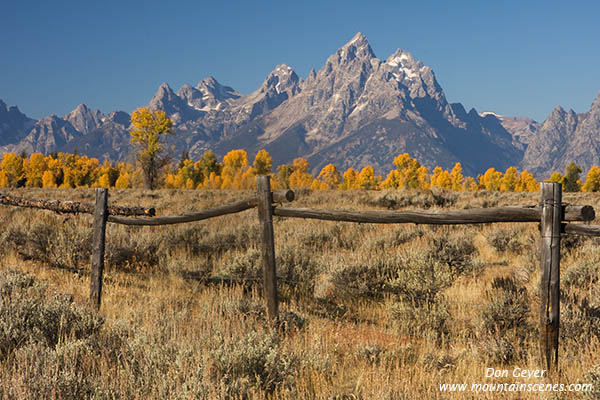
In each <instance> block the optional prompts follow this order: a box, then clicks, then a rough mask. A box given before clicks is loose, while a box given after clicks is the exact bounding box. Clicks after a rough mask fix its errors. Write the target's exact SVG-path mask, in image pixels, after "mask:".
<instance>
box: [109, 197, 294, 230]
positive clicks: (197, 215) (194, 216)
mask: <svg viewBox="0 0 600 400" xmlns="http://www.w3.org/2000/svg"><path fill="white" fill-rule="evenodd" d="M293 200H294V192H292V191H291V190H282V191H277V192H273V202H274V203H283V202H289V201H293ZM257 205H258V198H257V197H251V198H249V199H246V200H241V201H237V202H235V203H231V204H226V205H223V206H219V207H214V208H209V209H206V210H202V211H198V212H194V213H188V214H183V215H174V216H164V217H154V218H122V217H115V216H112V215H109V216H108V222H113V223H115V224H122V225H137V226H156V225H172V224H181V223H185V222H194V221H201V220H203V219H208V218H213V217H218V216H221V215H226V214H234V213H238V212H242V211H244V210H248V209H250V208H254V207H256V206H257Z"/></svg>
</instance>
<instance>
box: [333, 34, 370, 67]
mask: <svg viewBox="0 0 600 400" xmlns="http://www.w3.org/2000/svg"><path fill="white" fill-rule="evenodd" d="M336 55H337V58H338V62H340V63H344V62H350V61H352V60H354V59H356V58H358V59H360V60H365V59H366V60H370V59H372V58H375V53H374V52H373V49H372V48H371V45H370V44H369V42H368V41H367V38H366V36H365V35H363V34H362V33H360V32H358V33H357V34H356V35H354V37H353V38H352V39H351V40H350V41H349V42H348V43H346V44H345V45H343V46H342V47H341V48H340V49H339V50H338V51H337V52H336Z"/></svg>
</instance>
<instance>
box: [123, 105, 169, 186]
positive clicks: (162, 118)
mask: <svg viewBox="0 0 600 400" xmlns="http://www.w3.org/2000/svg"><path fill="white" fill-rule="evenodd" d="M131 125H132V126H133V128H132V129H131V131H130V132H129V133H130V134H131V143H134V144H137V145H138V147H139V154H138V160H139V162H140V165H141V167H142V172H143V175H144V186H145V187H146V189H155V188H156V186H157V180H158V175H159V171H160V169H161V168H162V167H163V166H164V165H165V164H166V163H167V162H168V158H167V157H165V156H164V147H163V143H162V137H163V136H164V135H166V134H170V133H173V131H172V130H171V128H172V127H173V122H172V121H171V119H170V118H168V117H167V116H166V114H165V112H164V111H162V110H156V111H150V109H148V107H140V108H138V109H137V110H135V111H134V112H133V113H132V114H131Z"/></svg>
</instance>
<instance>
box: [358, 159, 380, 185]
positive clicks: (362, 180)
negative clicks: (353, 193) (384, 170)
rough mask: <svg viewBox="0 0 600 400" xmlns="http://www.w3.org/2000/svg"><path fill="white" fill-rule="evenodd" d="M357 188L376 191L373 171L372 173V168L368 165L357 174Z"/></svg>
mask: <svg viewBox="0 0 600 400" xmlns="http://www.w3.org/2000/svg"><path fill="white" fill-rule="evenodd" d="M358 187H359V188H361V189H367V190H373V189H377V180H376V179H375V171H373V167H371V166H370V165H367V166H366V167H364V168H363V169H362V170H361V171H360V173H359V174H358Z"/></svg>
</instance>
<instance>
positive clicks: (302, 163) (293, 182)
mask: <svg viewBox="0 0 600 400" xmlns="http://www.w3.org/2000/svg"><path fill="white" fill-rule="evenodd" d="M293 167H294V172H292V173H291V175H290V188H291V189H294V188H300V187H304V188H309V187H310V186H311V185H312V182H313V179H314V178H313V176H312V175H311V174H310V173H308V172H307V171H308V161H306V160H305V159H304V158H296V159H294V163H293Z"/></svg>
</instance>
